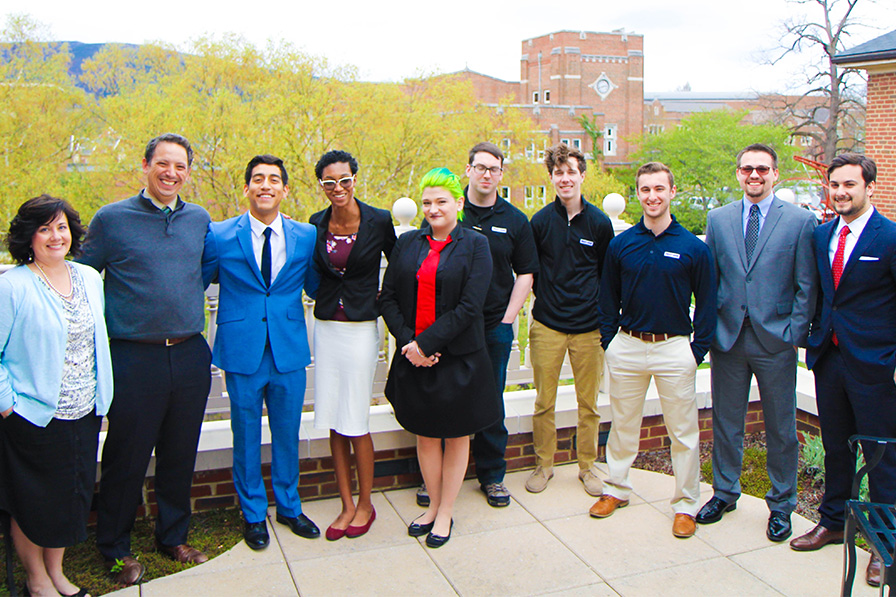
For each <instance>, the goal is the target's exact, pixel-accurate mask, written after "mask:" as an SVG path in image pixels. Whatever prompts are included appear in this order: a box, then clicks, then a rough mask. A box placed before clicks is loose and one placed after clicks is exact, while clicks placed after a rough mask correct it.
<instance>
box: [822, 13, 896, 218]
mask: <svg viewBox="0 0 896 597" xmlns="http://www.w3.org/2000/svg"><path fill="white" fill-rule="evenodd" d="M834 63H835V64H838V65H840V66H843V67H847V68H861V69H864V70H865V71H866V72H867V73H868V95H867V99H866V108H865V153H866V154H867V155H868V156H869V157H871V158H872V159H874V161H875V162H877V189H876V191H875V193H874V204H875V206H876V207H877V208H878V209H879V210H880V211H881V213H883V214H884V215H885V216H887V217H888V218H890V219H896V31H891V32H889V33H887V34H885V35H881V36H880V37H877V38H875V39H872V40H871V41H869V42H866V43H863V44H861V45H858V46H856V47H854V48H852V49H849V50H846V51H843V52H840V53H839V54H837V55H836V56H835V57H834Z"/></svg>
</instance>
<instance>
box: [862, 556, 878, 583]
mask: <svg viewBox="0 0 896 597" xmlns="http://www.w3.org/2000/svg"><path fill="white" fill-rule="evenodd" d="M880 565H881V561H880V558H879V557H877V556H876V555H874V554H871V561H870V562H868V568H867V569H866V570H865V582H866V583H868V584H869V585H871V586H872V587H879V586H880Z"/></svg>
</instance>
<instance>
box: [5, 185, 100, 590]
mask: <svg viewBox="0 0 896 597" xmlns="http://www.w3.org/2000/svg"><path fill="white" fill-rule="evenodd" d="M83 236H84V228H83V227H82V226H81V222H80V219H79V217H78V213H77V212H76V211H75V210H74V209H72V207H71V206H70V205H69V204H68V203H67V202H65V201H63V200H62V199H56V198H53V197H50V196H48V195H42V196H40V197H35V198H34V199H29V200H28V201H26V202H25V203H24V204H22V206H21V207H20V208H19V211H18V214H17V215H16V217H15V218H13V220H12V222H11V223H10V227H9V234H8V235H7V237H6V244H7V247H8V249H9V252H10V254H11V255H12V257H13V259H15V261H16V262H17V263H18V264H19V266H18V267H15V268H13V269H12V270H10V271H8V272H6V273H5V274H4V275H2V276H0V416H2V420H0V510H3V511H6V512H7V513H9V514H10V516H11V518H12V533H11V534H12V538H13V541H14V543H15V547H16V552H17V553H18V555H19V559H20V560H21V561H22V564H23V566H24V568H25V571H26V574H27V580H26V583H25V587H24V588H23V591H22V592H23V593H24V594H25V595H28V594H29V593H36V594H44V593H48V594H56V592H58V593H59V594H61V595H72V596H81V597H83V596H85V595H87V591H86V589H79V588H78V587H77V586H75V585H74V584H73V583H71V582H70V581H69V580H68V578H66V576H65V574H64V573H63V571H62V556H63V553H64V550H65V548H66V547H68V546H70V545H74V544H76V543H79V542H81V541H83V540H84V539H85V538H86V537H87V516H88V514H89V512H90V503H91V500H92V497H93V488H94V484H95V482H96V454H97V444H98V439H99V431H100V423H101V422H102V417H103V415H105V414H106V413H107V412H108V411H109V403H110V402H111V400H112V363H111V360H110V358H109V340H108V337H107V335H106V324H105V321H104V319H103V308H104V301H103V282H102V279H101V278H100V276H99V274H98V273H97V272H96V271H95V270H94V269H92V268H90V267H87V266H82V265H79V264H77V263H73V262H70V261H68V260H66V257H67V256H69V255H74V254H77V252H78V249H79V247H80V244H81V239H82V238H83Z"/></svg>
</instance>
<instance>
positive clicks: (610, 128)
mask: <svg viewBox="0 0 896 597" xmlns="http://www.w3.org/2000/svg"><path fill="white" fill-rule="evenodd" d="M618 130H619V127H618V126H617V125H615V124H608V125H607V126H606V127H604V155H616V135H617V132H618Z"/></svg>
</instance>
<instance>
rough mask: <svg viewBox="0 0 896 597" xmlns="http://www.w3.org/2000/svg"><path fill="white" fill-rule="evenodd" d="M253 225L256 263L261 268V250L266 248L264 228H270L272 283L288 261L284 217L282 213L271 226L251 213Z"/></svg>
mask: <svg viewBox="0 0 896 597" xmlns="http://www.w3.org/2000/svg"><path fill="white" fill-rule="evenodd" d="M249 224H250V225H251V226H252V251H253V252H254V253H255V264H256V265H258V269H259V270H260V269H261V250H262V249H263V248H264V230H265V228H270V229H271V230H273V232H272V233H271V284H273V283H274V280H276V279H277V273H278V272H279V271H280V268H282V267H283V266H284V264H285V263H286V238H285V237H284V236H283V218H282V216H281V215H280V214H277V217H276V218H275V219H274V221H273V222H271V224H270V226H268V225H267V224H265V223H264V222H262V221H261V220H259V219H257V218H256V217H255V216H253V215H252V214H251V213H250V214H249Z"/></svg>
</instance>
